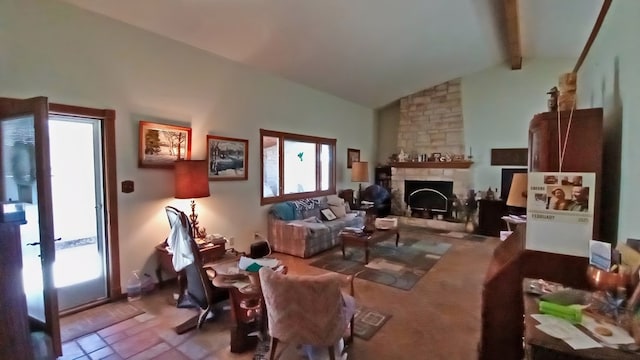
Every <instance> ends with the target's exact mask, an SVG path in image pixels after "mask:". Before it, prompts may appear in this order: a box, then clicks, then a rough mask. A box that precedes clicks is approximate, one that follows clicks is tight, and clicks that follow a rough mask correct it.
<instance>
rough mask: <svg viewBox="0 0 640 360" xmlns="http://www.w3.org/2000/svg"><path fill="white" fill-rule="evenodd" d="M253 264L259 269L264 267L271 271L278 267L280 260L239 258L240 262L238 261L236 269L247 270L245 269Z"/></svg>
mask: <svg viewBox="0 0 640 360" xmlns="http://www.w3.org/2000/svg"><path fill="white" fill-rule="evenodd" d="M253 264H257V265H259V266H260V267H263V266H265V267H268V268H271V269H273V268H275V267H277V266H278V265H280V260H278V259H270V258H262V259H252V258H249V257H246V256H241V257H240V261H238V268H240V270H247V268H248V267H249V266H251V265H253Z"/></svg>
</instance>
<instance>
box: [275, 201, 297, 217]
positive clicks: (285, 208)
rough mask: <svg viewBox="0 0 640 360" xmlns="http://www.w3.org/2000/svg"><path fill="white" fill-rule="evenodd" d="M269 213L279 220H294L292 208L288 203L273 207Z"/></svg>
mask: <svg viewBox="0 0 640 360" xmlns="http://www.w3.org/2000/svg"><path fill="white" fill-rule="evenodd" d="M271 212H272V213H273V215H275V216H276V217H277V218H278V219H280V220H285V221H290V220H294V219H295V218H296V215H295V212H294V211H293V207H292V206H291V205H290V204H289V203H288V202H283V203H278V204H275V205H273V206H272V207H271Z"/></svg>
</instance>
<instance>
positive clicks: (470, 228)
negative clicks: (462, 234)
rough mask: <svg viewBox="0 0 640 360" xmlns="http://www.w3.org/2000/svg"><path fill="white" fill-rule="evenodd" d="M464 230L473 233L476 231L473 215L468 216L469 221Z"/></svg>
mask: <svg viewBox="0 0 640 360" xmlns="http://www.w3.org/2000/svg"><path fill="white" fill-rule="evenodd" d="M464 230H465V231H466V232H468V233H469V234H473V233H474V232H475V231H476V223H475V222H474V221H473V217H472V216H468V217H467V223H466V224H465V225H464Z"/></svg>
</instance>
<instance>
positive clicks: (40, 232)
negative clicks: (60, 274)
mask: <svg viewBox="0 0 640 360" xmlns="http://www.w3.org/2000/svg"><path fill="white" fill-rule="evenodd" d="M48 111H49V105H48V101H47V98H46V97H37V98H32V99H27V100H16V99H6V98H0V147H1V149H2V150H1V154H2V156H1V157H0V162H1V164H0V165H2V166H1V168H2V179H1V181H0V196H1V198H0V200H3V201H19V202H21V203H23V204H24V206H25V212H26V218H27V223H26V224H25V225H22V226H21V227H20V235H21V238H22V256H23V266H24V274H30V275H29V276H24V278H23V282H24V284H23V285H24V290H25V295H26V298H27V308H28V313H29V318H30V320H31V322H30V323H31V325H32V327H35V328H37V329H38V330H42V331H44V332H45V333H46V334H48V335H49V336H50V338H51V340H52V343H53V347H54V351H55V352H56V353H57V354H58V355H61V354H62V349H61V346H60V325H59V319H58V299H57V292H56V288H55V285H54V278H53V264H54V262H55V244H54V228H53V211H52V195H51V166H50V163H49V129H48ZM4 311H10V310H7V309H4Z"/></svg>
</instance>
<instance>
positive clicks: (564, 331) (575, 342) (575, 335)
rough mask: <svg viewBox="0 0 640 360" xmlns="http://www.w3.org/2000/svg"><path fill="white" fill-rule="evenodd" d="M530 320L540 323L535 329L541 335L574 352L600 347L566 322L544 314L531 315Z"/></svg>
mask: <svg viewBox="0 0 640 360" xmlns="http://www.w3.org/2000/svg"><path fill="white" fill-rule="evenodd" d="M531 317H532V318H534V319H536V320H537V321H538V322H540V325H537V326H536V328H537V329H538V330H540V331H542V332H543V333H545V334H547V335H549V336H553V337H555V338H558V339H561V340H563V341H564V342H566V343H567V344H568V345H569V346H571V347H572V348H573V349H575V350H579V349H590V348H598V347H602V345H601V344H600V343H598V342H597V341H595V340H593V339H592V338H590V337H589V336H588V335H587V334H585V333H583V332H582V331H580V329H578V328H577V327H575V326H573V325H572V324H571V323H569V322H568V321H566V320H563V319H560V318H557V317H554V316H551V315H544V314H532V315H531Z"/></svg>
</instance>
